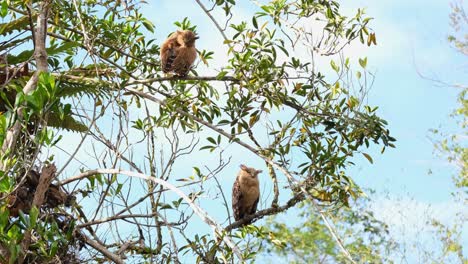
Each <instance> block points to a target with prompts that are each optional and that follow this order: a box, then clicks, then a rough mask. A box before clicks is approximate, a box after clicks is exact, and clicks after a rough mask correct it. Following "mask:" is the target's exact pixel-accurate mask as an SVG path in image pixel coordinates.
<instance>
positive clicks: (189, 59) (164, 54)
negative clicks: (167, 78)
mask: <svg viewBox="0 0 468 264" xmlns="http://www.w3.org/2000/svg"><path fill="white" fill-rule="evenodd" d="M197 39H198V36H197V35H195V33H193V32H192V31H190V30H177V31H176V32H174V33H172V34H171V35H170V36H169V38H167V39H166V41H164V43H163V44H162V45H161V67H162V71H163V72H164V73H170V72H174V73H175V74H176V75H178V76H182V77H183V76H186V75H187V73H188V72H189V71H190V68H191V67H192V64H193V62H194V61H195V59H196V58H197V50H196V49H195V40H197Z"/></svg>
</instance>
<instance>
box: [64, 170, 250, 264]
mask: <svg viewBox="0 0 468 264" xmlns="http://www.w3.org/2000/svg"><path fill="white" fill-rule="evenodd" d="M96 174H122V175H127V176H130V177H135V178H140V179H143V180H147V181H152V182H154V183H157V184H160V185H162V186H164V187H166V188H168V189H170V190H171V191H173V192H175V193H176V194H177V195H179V196H180V197H181V198H182V199H184V200H185V201H186V202H187V203H188V204H189V205H190V207H191V208H192V210H193V211H194V212H195V213H196V214H197V215H198V216H199V217H200V218H201V219H202V220H203V222H205V223H206V224H208V225H209V226H210V227H211V228H212V229H213V231H214V232H215V235H218V234H222V232H223V228H222V227H221V226H220V225H219V224H218V223H216V221H214V220H213V219H212V218H211V217H210V216H209V215H208V214H207V213H206V212H205V211H204V210H203V209H201V208H200V207H199V206H198V205H196V204H195V203H194V202H193V200H192V199H190V198H189V197H188V196H187V195H186V194H185V193H183V192H182V191H181V190H179V189H178V188H177V187H175V186H174V185H172V184H170V183H168V182H167V181H164V180H162V179H159V178H156V177H152V176H148V175H145V174H142V173H136V172H133V171H123V170H119V169H97V170H89V171H86V172H83V173H81V174H79V175H76V176H73V177H70V178H68V179H66V180H64V181H62V182H60V183H59V185H65V184H68V183H71V182H74V181H77V180H80V179H84V178H87V177H90V176H93V175H96ZM223 240H224V242H225V243H226V245H228V246H229V247H230V248H231V249H232V251H233V252H234V254H236V256H237V257H238V258H239V260H240V261H242V260H243V258H242V254H241V252H240V250H239V248H238V247H237V246H236V245H235V244H234V242H233V241H232V240H231V239H230V238H229V237H226V236H224V237H223Z"/></svg>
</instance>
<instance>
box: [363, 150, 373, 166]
mask: <svg viewBox="0 0 468 264" xmlns="http://www.w3.org/2000/svg"><path fill="white" fill-rule="evenodd" d="M362 155H364V157H365V158H366V159H367V160H368V161H369V162H370V163H371V164H373V163H374V161H373V160H372V157H371V156H370V155H369V154H367V153H362Z"/></svg>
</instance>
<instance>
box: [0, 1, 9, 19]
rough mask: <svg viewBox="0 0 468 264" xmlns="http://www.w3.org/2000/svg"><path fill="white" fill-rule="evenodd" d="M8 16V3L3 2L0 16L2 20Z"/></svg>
mask: <svg viewBox="0 0 468 264" xmlns="http://www.w3.org/2000/svg"><path fill="white" fill-rule="evenodd" d="M7 15H8V3H7V1H6V0H3V1H2V6H1V8H0V16H1V17H2V18H4V17H6V16H7Z"/></svg>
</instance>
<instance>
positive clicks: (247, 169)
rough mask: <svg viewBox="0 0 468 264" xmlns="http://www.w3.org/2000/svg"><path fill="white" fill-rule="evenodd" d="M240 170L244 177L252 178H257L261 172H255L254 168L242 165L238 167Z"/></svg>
mask: <svg viewBox="0 0 468 264" xmlns="http://www.w3.org/2000/svg"><path fill="white" fill-rule="evenodd" d="M240 168H241V170H242V172H244V175H245V174H248V175H249V176H250V177H252V178H257V176H258V174H260V173H261V172H262V170H256V169H254V168H250V167H247V166H245V165H244V164H242V165H240Z"/></svg>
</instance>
